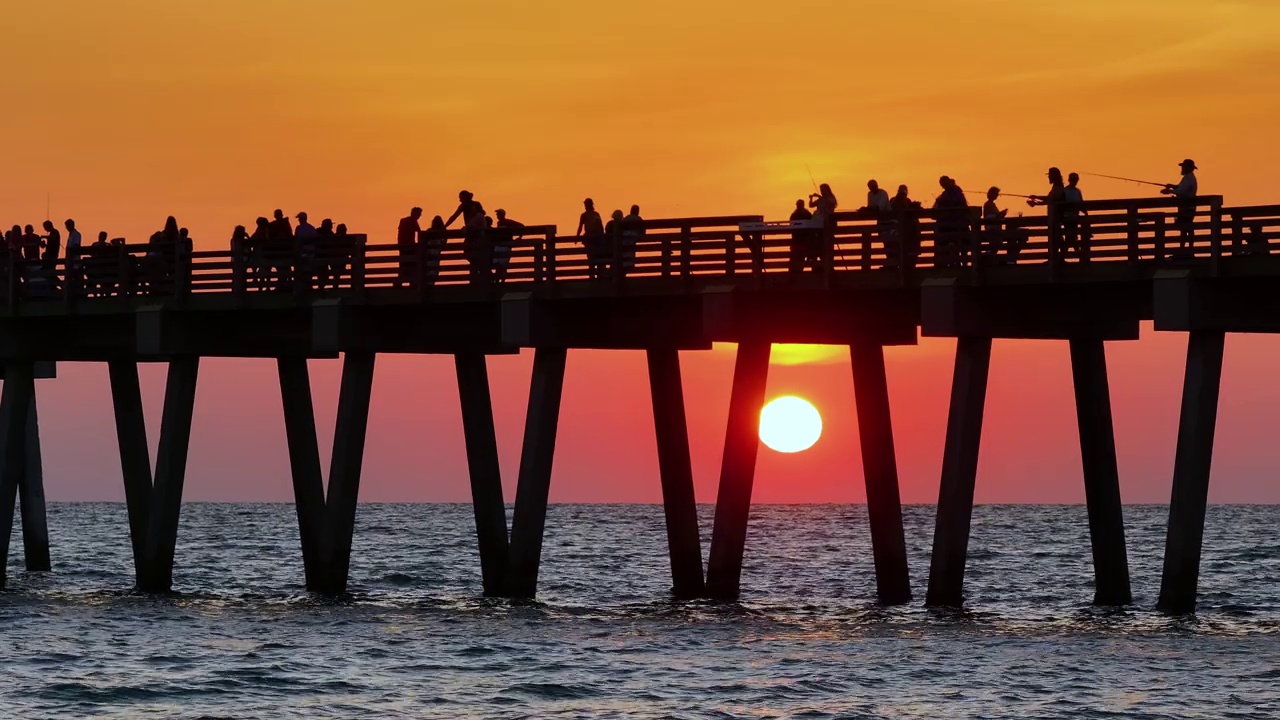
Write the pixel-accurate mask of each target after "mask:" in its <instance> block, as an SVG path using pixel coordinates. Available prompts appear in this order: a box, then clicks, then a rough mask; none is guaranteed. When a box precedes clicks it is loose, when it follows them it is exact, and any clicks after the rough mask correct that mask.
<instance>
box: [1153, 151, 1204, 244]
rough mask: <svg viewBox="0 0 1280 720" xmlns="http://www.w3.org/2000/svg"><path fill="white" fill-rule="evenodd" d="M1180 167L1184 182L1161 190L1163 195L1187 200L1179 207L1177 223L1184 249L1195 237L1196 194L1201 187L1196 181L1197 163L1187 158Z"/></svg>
mask: <svg viewBox="0 0 1280 720" xmlns="http://www.w3.org/2000/svg"><path fill="white" fill-rule="evenodd" d="M1178 167H1180V168H1182V180H1180V181H1178V184H1176V185H1165V186H1164V187H1163V188H1161V190H1160V194H1161V195H1172V196H1174V197H1176V198H1178V199H1179V200H1185V201H1187V202H1184V203H1182V204H1180V205H1178V217H1177V220H1176V221H1175V222H1176V225H1177V228H1178V232H1179V233H1180V234H1181V236H1182V247H1186V246H1187V243H1189V242H1191V241H1192V238H1193V237H1194V236H1195V218H1196V206H1195V199H1196V194H1197V193H1199V191H1200V185H1199V183H1198V182H1197V181H1196V170H1199V168H1197V167H1196V163H1195V161H1194V160H1192V159H1191V158H1187V159H1186V160H1183V161H1182V162H1180V163H1178Z"/></svg>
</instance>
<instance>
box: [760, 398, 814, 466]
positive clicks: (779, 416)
mask: <svg viewBox="0 0 1280 720" xmlns="http://www.w3.org/2000/svg"><path fill="white" fill-rule="evenodd" d="M819 437H822V415H820V414H819V413H818V409H817V408H815V407H814V406H813V404H812V403H810V402H809V401H808V400H805V399H804V398H798V397H796V396H794V395H784V396H782V397H780V398H776V399H774V400H773V401H771V402H769V403H768V404H766V405H765V406H764V408H763V409H762V410H761V411H760V440H761V442H763V443H764V444H765V445H767V446H768V447H769V449H771V450H776V451H778V452H783V453H796V452H800V451H802V450H808V449H809V448H811V447H813V444H814V443H816V442H818V438H819Z"/></svg>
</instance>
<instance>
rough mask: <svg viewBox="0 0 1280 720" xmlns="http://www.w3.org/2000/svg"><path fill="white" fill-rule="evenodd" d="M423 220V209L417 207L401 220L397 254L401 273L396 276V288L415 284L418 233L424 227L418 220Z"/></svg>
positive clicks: (397, 231)
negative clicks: (414, 259)
mask: <svg viewBox="0 0 1280 720" xmlns="http://www.w3.org/2000/svg"><path fill="white" fill-rule="evenodd" d="M421 218H422V208H420V207H415V208H412V209H411V210H409V214H408V215H406V216H405V217H402V218H400V224H399V225H398V226H397V227H396V254H397V255H399V259H398V261H399V266H400V271H399V272H398V273H397V274H396V287H400V286H401V285H404V284H408V285H412V284H413V258H414V253H415V252H416V249H415V246H416V245H417V244H418V233H420V232H422V227H421V226H420V225H419V224H418V220H420V219H421Z"/></svg>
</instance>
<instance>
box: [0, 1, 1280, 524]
mask: <svg viewBox="0 0 1280 720" xmlns="http://www.w3.org/2000/svg"><path fill="white" fill-rule="evenodd" d="M11 5H17V4H16V3H15V4H11ZM5 16H6V19H7V20H8V23H6V24H7V26H8V27H9V28H10V32H9V33H7V34H6V40H5V50H4V52H3V60H2V61H0V62H3V71H0V98H3V100H2V101H0V103H2V105H3V107H0V223H3V224H5V225H6V226H7V225H12V224H13V223H28V222H31V223H37V222H39V221H40V220H43V219H44V206H45V202H46V195H48V197H50V199H51V204H52V209H53V215H54V216H55V217H56V218H58V219H61V218H64V217H67V216H71V217H75V218H76V219H77V220H78V221H79V223H80V226H81V228H82V229H83V230H84V231H85V234H86V236H92V235H93V234H96V232H97V231H98V230H100V229H106V230H109V231H110V232H111V234H112V235H113V236H115V235H125V236H127V237H129V238H130V239H142V238H143V237H145V235H146V234H147V233H149V232H150V231H152V230H154V229H157V228H158V227H159V225H160V223H161V221H162V219H163V217H164V216H165V215H167V214H175V215H177V216H178V217H179V219H180V220H181V222H182V224H183V225H185V226H187V227H189V228H190V229H191V231H192V235H193V236H194V237H195V238H196V243H197V246H199V247H220V246H223V245H224V244H225V242H226V239H227V238H228V237H229V235H230V229H231V228H232V227H233V226H234V225H236V224H248V223H249V222H251V221H252V219H253V218H254V217H256V216H258V215H264V214H267V213H268V212H269V211H270V210H272V209H274V208H276V207H281V208H284V209H286V210H287V211H289V212H290V213H293V212H296V211H298V210H307V211H309V212H310V214H311V215H312V217H313V218H320V217H332V218H334V219H335V220H336V221H339V222H346V223H347V224H348V225H349V226H350V227H351V229H352V231H353V232H368V233H370V234H371V235H373V236H375V237H379V236H381V237H384V238H389V237H390V234H391V232H392V229H393V227H394V224H395V221H396V219H397V218H399V217H400V216H401V215H403V214H404V213H405V211H406V210H407V208H408V207H410V206H412V205H422V206H423V207H425V208H427V212H428V214H436V213H441V214H447V213H448V212H449V211H451V210H452V207H453V203H454V198H455V197H456V193H457V190H458V189H460V188H462V187H466V188H469V189H471V190H473V191H475V192H476V194H477V196H478V197H479V198H480V199H481V200H482V201H483V202H485V204H486V207H490V208H496V207H505V208H506V209H507V210H508V211H509V212H510V214H511V215H512V216H513V217H516V218H518V219H521V220H523V221H525V222H554V223H559V224H560V225H561V226H562V228H564V227H565V226H570V229H571V227H572V224H573V221H574V219H575V218H576V213H577V212H578V210H579V209H580V205H579V203H580V201H581V199H582V198H583V197H584V196H587V195H591V196H593V197H594V198H595V199H596V200H597V202H598V204H599V205H600V206H601V208H602V209H606V210H608V209H612V208H614V207H625V206H627V205H630V204H631V203H632V202H637V203H640V204H641V205H642V207H643V208H644V210H645V215H646V216H649V217H661V216H675V215H691V214H717V213H728V212H753V213H765V214H767V215H771V216H774V217H778V216H782V215H784V214H785V213H786V211H787V210H789V208H790V204H791V202H792V201H793V200H794V198H796V197H800V196H802V195H804V194H805V193H807V192H809V191H810V184H809V177H808V173H807V171H806V166H808V167H809V168H811V169H812V172H813V174H814V175H815V176H817V177H818V179H819V181H828V182H830V183H831V184H832V185H833V186H834V188H835V190H836V192H837V194H838V195H840V196H841V197H842V198H843V200H844V205H845V206H848V207H856V206H857V205H859V204H861V196H862V187H863V183H864V182H865V180H866V179H867V178H870V177H876V178H878V179H879V180H880V181H881V183H882V184H885V185H889V186H893V185H896V184H898V183H907V184H909V185H910V186H911V187H912V189H913V192H914V194H915V195H916V196H918V197H925V196H928V195H931V194H932V191H933V189H934V188H935V179H936V177H937V176H938V175H939V174H942V173H947V174H950V175H952V176H954V177H956V178H958V179H959V180H960V182H961V184H962V185H964V186H965V187H967V188H969V189H982V188H985V187H986V186H988V185H991V184H999V185H1000V186H1001V187H1003V188H1005V189H1006V190H1008V191H1010V192H1022V193H1026V192H1035V191H1038V190H1039V189H1040V185H1041V184H1042V178H1043V172H1044V168H1045V167H1046V166H1047V165H1049V164H1057V165H1060V166H1062V167H1063V169H1064V170H1083V171H1095V172H1107V173H1114V174H1121V175H1130V176H1136V177H1143V178H1147V179H1152V180H1161V181H1164V180H1171V179H1174V178H1175V177H1176V173H1177V168H1176V163H1177V162H1178V161H1179V160H1181V159H1182V158H1183V157H1187V156H1190V157H1193V158H1195V159H1196V160H1197V162H1198V163H1199V165H1200V166H1201V168H1202V170H1201V172H1200V173H1199V175H1200V184H1201V189H1202V191H1203V192H1212V193H1221V194H1224V195H1226V196H1227V198H1228V202H1229V203H1239V204H1245V203H1262V202H1280V189H1277V188H1275V187H1274V186H1273V185H1272V184H1270V183H1267V182H1265V179H1266V178H1268V177H1269V175H1270V173H1271V171H1272V170H1273V168H1274V167H1275V166H1276V164H1277V161H1280V149H1278V148H1277V144H1276V141H1275V138H1274V136H1273V135H1274V128H1275V127H1276V123H1277V118H1280V48H1278V47H1277V46H1276V43H1275V37H1277V32H1278V31H1280V3H1276V2H1271V1H1270V0H1233V1H1228V0H1222V1H1216V2H1211V3H1210V2H1203V1H1199V2H1197V1H1193V0H1164V1H1162V2H1159V3H1155V2H1145V1H1138V0H1130V1H1122V0H1105V1H1104V0H1074V1H1073V2H1070V3H1029V2H1012V1H1007V2H1006V1H1004V0H986V1H985V2H974V3H955V2H933V1H928V2H924V1H922V2H899V3H876V4H871V3H862V2H847V1H846V2H813V3H804V4H797V5H782V4H780V3H772V2H770V3H758V2H757V3H752V2H742V1H739V2H704V3H683V2H682V3H676V2H668V1H667V0H661V1H658V2H646V3H643V4H623V3H584V2H579V1H578V0H557V1H556V2H472V3H466V4H462V3H434V2H433V3H425V2H417V1H416V0H415V1H410V0H399V1H395V2H392V1H384V2H376V1H375V2H364V3H352V2H345V1H344V2H338V1H336V0H312V1H310V2H283V1H276V2H271V1H262V0H258V1H255V2H248V1H244V0H219V2H216V3H174V2H158V1H153V0H121V1H119V2H112V3H101V2H97V1H96V0H59V1H58V2H49V3H40V4H37V3H24V4H22V5H20V6H15V7H6V10H5ZM1084 190H1085V193H1086V197H1089V198H1101V197H1118V196H1125V195H1132V194H1134V193H1140V192H1143V190H1142V189H1141V188H1138V187H1135V186H1128V185H1124V184H1118V183H1114V182H1111V181H1103V180H1096V181H1094V180H1089V179H1086V183H1085V185H1084ZM1147 330H1148V332H1146V333H1144V339H1143V340H1141V341H1139V342H1136V343H1127V344H1113V346H1111V347H1110V348H1109V359H1110V361H1111V364H1112V368H1113V379H1112V388H1113V397H1114V400H1115V406H1116V407H1115V413H1116V422H1117V434H1118V442H1119V446H1120V447H1119V452H1120V462H1121V473H1122V483H1123V490H1124V497H1125V499H1126V500H1129V501H1166V500H1167V498H1168V485H1169V474H1170V465H1171V462H1172V455H1173V440H1174V431H1175V426H1176V410H1177V407H1178V398H1177V394H1178V392H1179V389H1180V386H1181V360H1182V358H1181V354H1182V352H1183V348H1184V347H1185V338H1183V337H1180V336H1177V335H1168V336H1155V335H1154V334H1152V333H1150V332H1149V328H1147ZM950 348H951V344H950V343H949V342H947V341H940V340H938V341H926V342H923V343H922V344H921V345H920V346H919V347H917V348H902V349H894V350H892V351H890V354H889V367H890V386H891V392H892V393H893V401H894V413H895V415H894V422H895V430H896V431H897V434H898V438H899V446H900V447H899V449H900V456H901V458H902V459H901V465H902V470H903V484H904V489H903V495H904V499H906V500H908V501H915V502H932V501H934V500H936V493H937V476H938V469H939V465H940V455H941V443H942V437H943V427H944V423H945V416H946V402H945V400H946V392H947V389H948V385H949V382H950ZM1278 354H1280V340H1273V339H1270V338H1235V337H1233V338H1231V339H1230V340H1229V341H1228V347H1227V367H1226V370H1227V373H1228V377H1227V380H1226V381H1225V383H1224V388H1223V396H1222V421H1221V424H1220V426H1219V439H1218V450H1219V452H1218V455H1217V459H1216V463H1215V473H1214V485H1213V491H1212V497H1213V498H1214V499H1216V500H1258V501H1280V482H1277V481H1276V480H1275V479H1274V478H1275V476H1276V475H1277V470H1280V454H1278V453H1274V452H1271V451H1270V449H1269V448H1270V445H1272V444H1273V443H1272V442H1271V441H1270V439H1269V438H1270V436H1271V433H1269V432H1268V429H1269V428H1271V427H1274V424H1275V423H1276V422H1277V421H1280V411H1276V410H1275V408H1276V407H1280V385H1278V384H1276V383H1274V382H1272V381H1271V380H1270V377H1272V376H1273V375H1274V373H1271V372H1268V371H1269V370H1270V368H1271V367H1272V366H1273V364H1274V362H1273V360H1272V359H1273V358H1275V357H1277V356H1278ZM836 359H837V360H840V361H843V362H844V363H845V364H841V363H840V362H825V363H816V364H805V365H798V366H781V365H779V366H775V372H774V375H773V379H772V381H771V384H770V394H771V395H774V394H781V393H784V392H791V393H795V394H799V395H803V396H807V397H811V398H813V399H815V401H817V404H818V405H819V408H820V409H821V410H822V412H823V413H824V415H825V416H826V421H827V433H828V434H827V436H826V437H824V439H823V440H822V441H820V442H819V444H818V446H817V447H816V448H815V449H814V450H813V451H811V452H808V453H804V454H801V455H798V456H782V455H778V454H775V453H772V452H770V451H768V450H764V449H762V451H761V452H762V455H761V465H760V478H759V482H758V485H757V487H758V492H757V498H758V499H759V500H761V501H810V500H814V501H821V500H833V501H834V500H860V499H861V498H862V490H861V487H860V485H861V474H860V470H859V466H858V456H857V447H856V442H855V441H854V440H855V437H856V436H854V435H853V432H854V419H853V413H852V396H851V393H852V381H851V379H850V377H849V371H848V366H847V358H845V357H844V356H841V355H837V356H836ZM685 362H686V383H687V385H688V386H689V387H690V388H691V389H690V391H689V405H690V408H689V411H690V422H691V427H692V433H693V441H694V446H695V454H696V458H695V462H696V465H697V468H696V473H697V476H698V497H699V499H700V500H704V501H711V500H713V499H714V487H715V480H716V471H717V464H718V460H719V452H720V446H721V443H722V442H723V432H724V427H723V426H724V415H725V412H726V404H727V393H728V381H727V373H728V370H729V368H731V366H732V354H731V353H730V352H727V351H725V350H717V351H714V352H710V353H703V354H700V355H697V354H686V355H685ZM528 364H529V361H528V357H527V356H526V357H521V358H504V359H500V360H496V361H495V362H494V368H495V383H494V385H495V390H496V391H498V392H500V393H501V397H499V398H498V400H497V403H498V412H499V433H500V435H501V438H500V440H501V443H502V446H503V453H504V470H505V471H506V472H507V473H508V475H510V476H512V478H511V479H513V477H514V472H515V467H516V459H517V456H518V438H519V436H520V425H521V423H522V418H523V415H522V411H523V402H524V399H525V394H526V390H527V383H528V374H527V372H528ZM321 365H327V364H321ZM204 367H205V372H204V374H203V375H202V378H201V385H200V390H199V395H198V398H197V411H196V412H197V417H196V429H195V432H196V435H195V437H196V440H195V444H194V446H193V448H192V453H191V461H192V472H191V476H190V481H189V484H188V487H189V489H190V490H189V493H188V497H189V498H192V499H209V498H213V499H287V498H288V497H289V482H288V478H287V472H286V468H287V462H286V455H285V450H284V440H283V437H284V435H283V430H282V428H281V427H280V409H279V401H278V399H277V394H276V393H277V391H276V390H275V389H274V388H273V387H271V384H272V382H273V376H274V372H273V368H272V366H271V365H270V363H260V362H251V361H211V362H208V363H206V364H205V366H204ZM319 367H320V366H318V368H319ZM642 370H643V358H642V356H641V355H639V354H636V353H585V352H575V353H571V355H570V361H569V378H568V382H567V386H566V398H565V413H566V417H565V421H564V422H563V423H562V426H561V427H562V433H563V434H562V442H561V444H560V446H559V450H558V452H557V461H556V473H557V475H556V479H555V482H554V483H553V491H552V492H553V498H555V499H558V500H592V501H596V500H627V501H636V500H654V499H656V498H657V481H656V458H655V451H654V443H653V439H652V428H651V425H650V422H649V420H648V417H647V412H648V399H647V386H646V384H645V379H644V375H643V372H642ZM62 375H63V377H62V379H61V380H59V381H56V382H53V383H42V384H41V386H40V391H39V392H40V393H41V401H40V407H41V412H42V413H43V420H44V424H45V428H46V445H47V446H50V450H51V451H47V452H48V454H49V455H50V457H49V458H48V461H47V464H48V468H49V469H48V481H47V482H48V484H49V487H50V495H51V496H52V497H54V498H56V499H67V498H78V497H94V498H107V497H111V498H116V497H120V496H121V495H122V492H121V489H120V481H119V477H118V467H117V463H118V461H117V460H116V458H115V456H114V452H115V450H114V436H113V429H112V426H111V421H110V407H109V403H108V393H107V390H106V386H105V381H106V372H105V369H104V368H99V367H94V366H79V367H71V366H68V367H64V368H63V369H62ZM157 377H158V376H157ZM335 379H336V378H334V376H333V375H332V373H331V372H330V370H329V369H328V368H327V367H326V368H323V369H321V371H320V372H318V374H317V379H316V390H317V393H318V397H319V398H321V399H328V400H332V398H333V388H334V387H335V386H336V383H335V382H333V381H334V380H335ZM1069 379H1070V373H1069V367H1068V365H1067V352H1066V348H1065V346H1060V344H1055V343H1029V342H1024V343H1015V342H1004V343H997V345H996V351H995V357H994V361H993V366H992V382H991V393H992V394H991V397H990V402H989V404H988V416H987V417H988V425H987V432H986V433H985V435H984V441H983V449H982V461H981V469H980V472H981V475H980V478H979V482H978V496H979V499H980V500H983V501H1076V500H1079V499H1080V498H1081V497H1082V490H1081V488H1080V481H1079V470H1078V463H1079V452H1078V449H1077V447H1076V438H1075V430H1074V415H1073V412H1074V411H1073V408H1072V405H1071V393H1070V387H1069ZM453 382H454V381H453V378H452V370H451V363H450V362H449V361H448V359H447V358H386V359H384V360H380V366H379V372H378V377H377V380H376V383H375V401H374V402H375V405H374V408H373V416H372V421H371V422H372V423H373V426H372V430H373V432H372V433H371V435H370V440H369V456H368V462H367V463H366V468H367V476H366V478H367V479H366V483H365V486H364V487H365V490H366V492H365V493H364V497H365V498H367V499H374V500H392V499H456V500H463V499H465V498H466V480H465V472H464V467H465V465H464V459H463V455H462V451H461V432H460V429H459V428H458V423H459V420H458V411H457V408H456V390H455V388H454V384H453ZM601 398H606V399H608V400H609V402H605V403H601V402H600V399H601ZM154 399H155V400H158V397H156V398H154ZM152 404H153V405H156V409H158V403H152ZM321 406H322V407H323V408H324V409H325V411H326V414H329V413H328V410H329V408H330V407H331V406H330V405H329V404H328V403H325V402H321ZM636 408H639V410H637V409H636ZM640 410H643V412H641V411H640ZM328 419H329V418H321V425H322V432H327V431H328V428H330V427H331V424H330V423H329V422H326V420H328ZM327 439H328V438H326V440H327ZM153 441H154V438H153ZM58 443H62V444H63V445H64V446H65V444H67V443H73V444H75V445H77V446H80V445H83V448H82V451H80V452H75V453H66V452H57V447H58V446H57V444H58ZM325 444H326V445H327V442H326V443H325ZM620 459H621V460H622V462H620V463H619V462H617V461H618V460H620ZM428 463H429V466H430V467H432V468H433V470H432V471H431V472H430V473H428V472H426V471H425V470H424V471H421V472H419V471H417V470H416V468H419V467H423V466H426V465H428Z"/></svg>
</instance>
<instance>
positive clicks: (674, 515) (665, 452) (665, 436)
mask: <svg viewBox="0 0 1280 720" xmlns="http://www.w3.org/2000/svg"><path fill="white" fill-rule="evenodd" d="M647 354H648V361H649V391H650V395H651V396H652V399H653V425H654V431H655V433H656V434H657V440H658V472H659V474H660V475H661V478H662V508H663V512H664V514H665V515H666V520H667V549H668V553H669V555H670V556H671V582H672V593H673V594H674V595H675V596H676V597H677V598H679V599H681V600H685V599H690V598H696V597H701V596H702V594H703V591H704V583H703V578H702V538H701V536H700V534H699V530H698V505H697V500H696V499H695V498H694V493H693V464H692V461H691V460H690V457H689V429H688V423H687V422H686V420H685V411H684V389H683V387H682V385H681V381H680V352H679V351H678V350H676V349H675V348H650V349H649V350H648V353H647Z"/></svg>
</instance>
